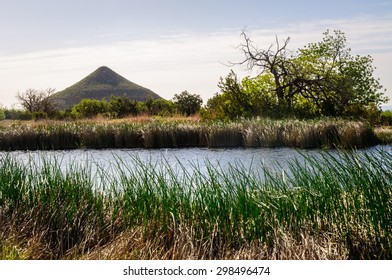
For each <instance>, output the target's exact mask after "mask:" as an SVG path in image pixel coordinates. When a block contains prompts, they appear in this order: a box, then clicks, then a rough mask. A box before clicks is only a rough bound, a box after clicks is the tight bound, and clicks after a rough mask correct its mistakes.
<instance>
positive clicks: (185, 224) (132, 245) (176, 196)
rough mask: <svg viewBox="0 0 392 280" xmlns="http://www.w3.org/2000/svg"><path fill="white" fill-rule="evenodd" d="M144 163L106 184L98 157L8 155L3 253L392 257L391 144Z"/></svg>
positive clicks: (3, 165) (3, 176)
mask: <svg viewBox="0 0 392 280" xmlns="http://www.w3.org/2000/svg"><path fill="white" fill-rule="evenodd" d="M134 161H135V162H136V165H135V168H134V169H129V166H127V165H126V163H124V162H122V161H121V159H120V158H119V159H118V161H117V163H116V164H115V166H113V168H112V169H111V171H110V172H114V173H115V174H114V175H113V174H107V173H106V172H108V171H105V170H100V172H99V176H101V177H102V180H101V182H104V181H105V186H98V188H97V186H96V185H95V182H93V181H92V179H91V178H92V176H91V169H89V167H88V166H86V167H82V166H69V167H68V168H67V170H66V171H61V168H60V166H59V163H58V161H56V160H53V161H51V160H46V161H45V160H43V162H44V164H43V165H42V167H37V165H34V164H33V163H32V164H28V165H22V164H20V163H18V162H17V161H16V160H15V159H14V158H12V157H10V156H9V155H4V156H2V157H1V158H0V259H238V258H240V259H391V258H392V255H391V252H392V247H391V244H392V242H391V241H392V240H391V232H392V231H391V229H392V224H391V215H392V205H391V201H392V188H391V186H392V176H391V174H390V170H391V168H392V154H391V153H390V152H387V151H382V150H379V151H376V152H372V153H361V154H358V153H356V152H354V151H346V152H340V153H339V154H338V155H337V156H333V155H332V154H329V153H328V152H322V153H320V154H318V155H315V156H303V158H302V159H301V160H300V161H299V160H297V161H291V162H290V163H289V169H290V170H289V172H283V173H282V172H281V171H280V170H276V169H271V168H270V167H269V166H264V165H261V166H260V167H259V169H254V171H251V170H244V168H243V167H241V166H239V165H233V166H232V167H231V168H229V170H222V169H221V168H220V167H219V165H213V164H208V162H207V172H206V173H201V172H200V169H199V168H198V167H197V166H194V167H193V168H194V170H192V172H184V173H181V175H179V174H177V173H176V171H175V170H174V169H173V168H172V167H171V166H170V165H168V164H165V163H164V161H162V162H163V165H162V166H160V167H159V168H157V167H156V166H154V165H151V164H148V163H143V162H142V161H140V160H138V159H137V158H134ZM300 162H302V163H300ZM303 162H304V163H303Z"/></svg>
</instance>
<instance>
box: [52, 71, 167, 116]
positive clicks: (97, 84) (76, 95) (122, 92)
mask: <svg viewBox="0 0 392 280" xmlns="http://www.w3.org/2000/svg"><path fill="white" fill-rule="evenodd" d="M112 95H115V96H126V97H128V98H129V99H131V100H136V101H146V100H147V99H149V98H152V99H160V98H161V97H160V96H159V95H158V94H156V93H155V92H153V91H151V90H149V89H147V88H144V87H142V86H139V85H137V84H135V83H132V82H131V81H128V80H127V79H125V78H124V77H122V76H120V75H119V74H117V73H116V72H114V71H113V70H111V69H110V68H108V67H106V66H102V67H99V68H98V69H97V70H95V71H94V72H92V73H91V74H90V75H88V76H87V77H85V78H84V79H83V80H81V81H80V82H77V83H76V84H74V85H72V86H70V87H68V88H66V89H65V90H63V91H59V92H57V93H55V94H54V95H52V96H51V100H52V101H53V102H54V103H56V105H57V108H58V109H60V110H64V109H67V108H72V107H73V106H74V105H75V104H77V103H79V102H80V101H81V100H82V99H84V98H89V99H99V100H102V99H106V100H109V99H110V97H111V96H112Z"/></svg>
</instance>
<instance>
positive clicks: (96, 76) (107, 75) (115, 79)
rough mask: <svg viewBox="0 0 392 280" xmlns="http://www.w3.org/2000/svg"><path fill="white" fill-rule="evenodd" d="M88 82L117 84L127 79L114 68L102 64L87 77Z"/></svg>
mask: <svg viewBox="0 0 392 280" xmlns="http://www.w3.org/2000/svg"><path fill="white" fill-rule="evenodd" d="M86 79H87V82H88V83H97V84H108V85H113V86H115V85H117V84H119V83H121V82H123V81H124V80H125V78H124V77H122V76H120V75H119V74H117V73H116V72H114V71H113V70H112V69H110V68H109V67H106V66H101V67H99V68H98V69H97V70H95V71H94V72H93V73H91V74H90V75H89V76H87V77H86Z"/></svg>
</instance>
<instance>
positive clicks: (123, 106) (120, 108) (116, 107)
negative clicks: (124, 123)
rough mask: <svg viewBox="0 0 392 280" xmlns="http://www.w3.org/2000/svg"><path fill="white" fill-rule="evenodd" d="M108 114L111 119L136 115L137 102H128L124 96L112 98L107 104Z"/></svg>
mask: <svg viewBox="0 0 392 280" xmlns="http://www.w3.org/2000/svg"><path fill="white" fill-rule="evenodd" d="M108 106H109V108H108V110H109V112H110V114H111V115H113V117H119V118H121V117H125V116H126V115H137V113H138V110H137V102H136V101H132V100H129V99H128V98H127V97H126V96H112V97H111V98H110V100H109V104H108Z"/></svg>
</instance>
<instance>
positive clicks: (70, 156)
mask: <svg viewBox="0 0 392 280" xmlns="http://www.w3.org/2000/svg"><path fill="white" fill-rule="evenodd" d="M377 150H384V151H387V152H392V147H391V146H376V147H372V148H368V149H363V150H358V151H355V152H358V153H363V152H365V151H366V152H372V151H377ZM328 152H329V153H332V154H336V155H337V156H339V151H337V150H329V151H328ZM7 154H8V155H10V156H11V157H13V158H15V159H16V160H17V161H18V162H20V163H23V164H32V165H33V166H37V167H40V166H42V164H43V163H44V162H48V161H49V162H56V163H57V164H58V165H60V166H61V168H62V170H63V171H66V170H69V168H70V167H73V168H76V167H85V166H88V168H89V169H91V172H89V173H90V174H92V175H94V176H95V178H96V179H97V180H99V181H101V180H102V178H101V176H100V174H102V173H105V174H106V176H117V175H118V174H116V169H117V171H118V168H117V167H118V166H121V168H122V169H123V170H124V169H125V170H128V171H132V170H133V169H134V168H136V166H138V165H140V164H139V163H140V162H141V163H143V164H146V165H149V166H153V167H154V168H155V169H160V168H162V166H170V167H171V169H172V170H173V171H174V172H175V174H177V175H178V176H181V174H183V173H184V172H191V173H192V172H195V167H197V168H196V169H197V172H201V173H203V174H206V173H207V172H208V166H210V167H211V166H213V167H216V168H219V169H221V170H223V171H225V170H227V169H228V168H230V166H239V167H241V168H243V169H245V170H247V171H251V172H254V173H257V171H258V170H259V169H260V168H261V165H263V166H267V167H270V168H271V169H273V168H275V169H276V170H278V172H279V171H281V170H282V169H284V170H287V169H288V162H289V161H293V160H295V159H297V160H298V161H299V162H303V160H304V158H303V155H310V156H315V157H318V158H320V160H322V157H321V155H320V150H296V149H291V148H276V149H267V148H258V149H207V148H190V149H158V150H145V149H122V150H113V149H109V150H69V151H29V152H22V151H13V152H1V153H0V156H4V155H7ZM138 162H139V163H138ZM124 167H125V168H124ZM162 172H165V171H164V168H163V169H162Z"/></svg>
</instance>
